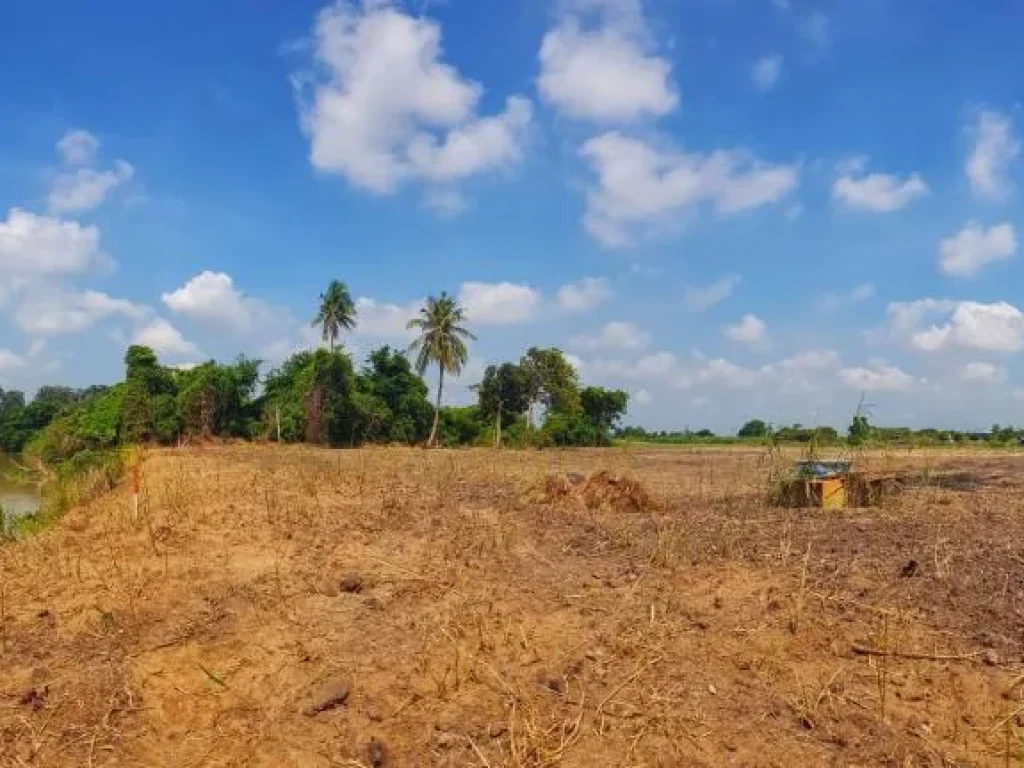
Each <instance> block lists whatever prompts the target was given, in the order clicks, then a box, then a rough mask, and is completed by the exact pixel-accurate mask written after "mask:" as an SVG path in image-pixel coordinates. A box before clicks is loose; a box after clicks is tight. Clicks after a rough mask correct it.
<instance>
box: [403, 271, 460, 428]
mask: <svg viewBox="0 0 1024 768" xmlns="http://www.w3.org/2000/svg"><path fill="white" fill-rule="evenodd" d="M465 321H466V313H465V310H463V308H462V307H460V306H459V303H458V302H457V301H456V300H455V299H454V298H453V297H451V296H449V295H448V294H447V293H445V292H443V291H442V293H441V295H440V297H438V298H434V297H433V296H431V297H429V298H428V299H427V302H426V304H424V305H423V307H422V308H421V309H420V313H419V317H416V318H413V319H412V320H410V321H409V323H408V328H409V329H410V330H416V331H418V332H419V338H417V339H416V340H415V341H414V342H413V343H412V344H411V345H410V346H409V351H411V352H415V353H416V370H417V371H418V372H419V374H420V375H421V376H422V375H423V374H424V373H425V372H426V370H427V368H428V367H429V366H430V365H431V364H432V363H436V364H437V404H436V406H435V407H434V423H433V424H432V425H431V427H430V437H429V438H427V445H428V446H432V445H433V444H434V441H435V440H436V438H437V424H438V420H439V419H440V417H441V395H442V393H443V391H444V375H445V373H450V374H452V375H458V374H459V373H460V372H461V371H462V368H463V366H464V365H465V364H466V360H468V359H469V350H468V348H467V347H466V342H467V341H472V340H476V336H474V335H473V334H472V333H470V331H469V329H467V328H466V327H465V326H464V325H463V323H465Z"/></svg>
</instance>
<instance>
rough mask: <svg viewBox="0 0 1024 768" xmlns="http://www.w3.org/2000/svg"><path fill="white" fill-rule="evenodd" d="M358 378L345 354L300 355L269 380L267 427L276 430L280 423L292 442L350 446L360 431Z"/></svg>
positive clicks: (318, 352) (319, 352) (266, 388)
mask: <svg viewBox="0 0 1024 768" xmlns="http://www.w3.org/2000/svg"><path fill="white" fill-rule="evenodd" d="M355 378H356V377H355V371H354V370H353V367H352V360H351V358H350V357H349V356H348V355H347V354H345V353H344V352H340V351H339V352H329V351H328V350H326V349H318V350H316V351H314V352H298V353H296V354H294V355H292V356H291V357H290V358H288V359H287V360H285V361H284V363H283V364H282V365H281V367H280V368H278V369H277V370H274V371H271V372H270V374H268V376H267V379H266V382H265V384H264V417H265V423H266V424H267V426H268V427H271V425H274V427H276V421H277V419H278V417H280V422H281V439H282V440H286V441H289V442H295V441H300V440H305V441H306V442H308V443H316V444H322V443H327V444H329V445H332V446H340V445H351V444H353V443H354V442H355V441H356V437H357V435H356V431H357V426H358V419H357V412H356V407H355V400H354V395H355ZM274 427H271V428H274Z"/></svg>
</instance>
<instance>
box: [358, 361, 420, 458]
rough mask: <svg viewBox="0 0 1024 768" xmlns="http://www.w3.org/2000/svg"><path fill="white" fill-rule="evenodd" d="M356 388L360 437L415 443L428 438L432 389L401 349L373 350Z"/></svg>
mask: <svg viewBox="0 0 1024 768" xmlns="http://www.w3.org/2000/svg"><path fill="white" fill-rule="evenodd" d="M356 389H357V396H356V410H357V411H358V413H359V418H360V422H361V423H360V426H359V429H358V430H357V431H358V432H359V435H360V439H361V440H370V441H374V442H385V443H416V442H420V441H422V440H425V439H426V437H427V434H428V432H429V430H430V422H431V419H432V418H433V413H434V409H433V406H431V404H430V400H429V399H428V397H427V396H428V394H429V390H428V388H427V385H426V384H424V383H423V379H421V378H420V377H419V376H417V375H416V373H415V372H414V371H413V369H412V364H411V363H410V362H409V358H408V357H406V356H405V355H404V354H403V353H402V352H400V351H398V350H393V349H391V348H390V347H386V346H385V347H381V348H380V349H375V350H373V351H372V352H371V353H370V355H369V357H368V358H367V363H366V365H365V366H364V367H363V370H362V372H361V374H360V375H359V377H358V380H357V384H356Z"/></svg>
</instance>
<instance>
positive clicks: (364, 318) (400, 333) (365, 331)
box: [355, 296, 423, 341]
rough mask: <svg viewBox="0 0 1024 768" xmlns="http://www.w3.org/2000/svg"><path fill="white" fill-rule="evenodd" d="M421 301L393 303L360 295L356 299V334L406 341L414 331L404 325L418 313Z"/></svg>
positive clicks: (421, 304)
mask: <svg viewBox="0 0 1024 768" xmlns="http://www.w3.org/2000/svg"><path fill="white" fill-rule="evenodd" d="M422 306H423V301H421V300H418V301H412V302H409V303H408V304H393V303H390V302H384V301H377V300H376V299H371V298H367V297H365V296H360V297H359V298H358V299H356V328H355V335H356V336H366V337H372V338H377V339H393V340H395V341H408V340H409V339H411V338H412V336H413V335H414V333H413V332H412V331H409V329H408V328H406V325H407V324H408V323H409V321H410V320H412V319H413V318H414V317H416V315H417V314H418V313H419V311H420V308H421V307H422Z"/></svg>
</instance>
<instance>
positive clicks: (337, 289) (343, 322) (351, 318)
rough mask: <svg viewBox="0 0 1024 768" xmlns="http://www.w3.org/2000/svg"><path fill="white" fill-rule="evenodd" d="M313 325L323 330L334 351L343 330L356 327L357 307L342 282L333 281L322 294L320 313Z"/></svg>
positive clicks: (325, 339)
mask: <svg viewBox="0 0 1024 768" xmlns="http://www.w3.org/2000/svg"><path fill="white" fill-rule="evenodd" d="M313 325H314V326H317V325H319V326H320V327H321V329H322V330H323V339H324V341H326V342H327V343H328V344H329V345H330V347H331V351H332V352H333V351H334V344H335V342H336V341H337V339H338V336H339V335H340V334H341V332H342V330H346V331H350V330H352V329H353V328H355V326H356V305H355V302H353V301H352V296H351V294H349V292H348V286H346V285H345V284H344V283H343V282H341V281H340V280H332V281H331V284H330V285H328V286H327V292H326V293H321V294H320V311H319V312H318V313H317V316H316V317H315V318H314V319H313Z"/></svg>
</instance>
